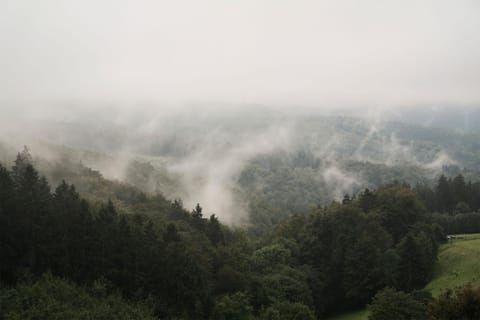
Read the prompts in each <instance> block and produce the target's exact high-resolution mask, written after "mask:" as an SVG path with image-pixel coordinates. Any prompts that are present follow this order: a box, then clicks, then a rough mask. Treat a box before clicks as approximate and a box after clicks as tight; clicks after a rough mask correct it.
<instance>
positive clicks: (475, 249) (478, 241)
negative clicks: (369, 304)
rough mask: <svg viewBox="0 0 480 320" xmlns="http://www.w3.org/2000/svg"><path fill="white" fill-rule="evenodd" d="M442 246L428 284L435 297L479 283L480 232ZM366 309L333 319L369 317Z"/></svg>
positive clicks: (347, 319) (427, 287) (364, 318)
mask: <svg viewBox="0 0 480 320" xmlns="http://www.w3.org/2000/svg"><path fill="white" fill-rule="evenodd" d="M455 238H456V239H454V240H451V241H449V242H448V243H446V244H444V245H442V246H441V247H440V251H439V253H438V262H437V264H436V265H435V269H434V271H433V279H432V281H430V283H429V284H428V285H427V286H426V287H425V289H426V290H428V291H430V292H431V293H432V294H433V295H434V296H438V295H439V294H440V293H441V292H442V291H443V290H445V289H448V288H455V287H459V286H463V285H465V284H467V283H471V284H472V285H474V286H480V234H465V235H455ZM367 319H368V312H367V311H366V310H361V311H356V312H351V313H346V314H343V315H340V316H335V317H333V318H331V319H330V320H367Z"/></svg>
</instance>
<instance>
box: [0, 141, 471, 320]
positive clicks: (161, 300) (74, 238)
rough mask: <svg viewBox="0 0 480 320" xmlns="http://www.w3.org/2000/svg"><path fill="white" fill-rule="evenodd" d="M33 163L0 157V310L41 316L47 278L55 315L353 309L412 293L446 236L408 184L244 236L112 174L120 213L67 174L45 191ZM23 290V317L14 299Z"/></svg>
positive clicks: (263, 315)
mask: <svg viewBox="0 0 480 320" xmlns="http://www.w3.org/2000/svg"><path fill="white" fill-rule="evenodd" d="M32 161H33V158H32V157H31V155H30V154H29V153H28V151H27V150H24V151H23V152H22V153H19V154H18V156H17V159H16V161H15V163H14V165H13V166H12V167H11V169H7V168H6V167H4V166H3V165H2V166H1V167H0V187H1V188H0V191H1V192H0V197H1V198H0V205H1V207H0V219H1V222H2V223H1V224H0V226H1V227H2V230H1V231H2V232H1V233H0V234H1V241H0V242H1V244H2V246H1V252H0V253H1V260H2V261H4V263H2V265H1V270H0V274H1V282H2V284H3V286H7V287H6V288H8V286H13V287H12V289H5V290H7V291H5V292H9V293H8V294H6V295H3V296H2V297H3V298H2V301H1V303H2V305H5V306H6V307H5V308H2V310H3V311H2V312H3V314H2V316H5V317H7V318H8V317H13V316H14V315H20V314H21V315H22V316H23V317H24V318H26V319H28V318H29V317H30V318H32V317H34V316H35V315H36V314H38V313H40V314H41V312H48V311H47V310H44V311H41V310H42V309H41V308H40V307H35V303H37V302H35V301H37V300H36V299H41V295H42V294H43V293H41V292H42V291H41V290H47V289H46V288H48V287H49V286H55V287H56V288H59V289H57V290H58V291H56V292H58V295H57V296H52V297H51V299H55V300H54V301H56V302H55V303H58V304H59V305H61V306H62V307H61V310H63V311H60V309H59V311H58V312H59V313H58V314H72V315H75V316H78V317H79V318H81V314H84V313H85V312H86V311H82V310H85V309H82V308H89V307H87V306H88V305H91V306H93V305H95V306H96V307H98V308H100V309H102V308H106V309H103V310H105V311H98V312H106V313H108V314H114V313H115V312H124V311H115V310H117V309H109V308H120V309H118V310H123V309H121V308H126V309H125V310H127V309H128V310H129V311H128V312H129V313H130V314H132V317H134V318H135V317H137V318H141V317H147V316H150V317H159V318H165V317H166V318H170V317H179V318H185V319H227V318H231V317H234V318H239V319H248V318H252V319H253V318H259V319H271V318H272V317H273V318H275V317H278V316H284V317H285V319H293V318H295V317H297V318H298V317H301V318H302V319H303V318H304V319H314V318H315V317H317V318H322V317H323V316H326V315H329V314H332V313H337V312H341V311H345V310H350V309H355V308H357V307H361V306H364V305H365V304H367V303H369V302H370V301H371V299H372V297H374V296H375V294H376V293H377V292H378V291H379V290H381V289H382V288H385V287H393V288H396V289H397V290H402V291H405V292H412V291H414V290H417V289H421V288H422V287H423V286H424V285H425V284H426V283H427V282H428V281H429V279H430V278H431V275H432V270H433V264H434V262H435V260H436V256H437V250H438V246H439V244H440V243H441V242H442V241H444V240H445V233H444V231H443V230H444V229H442V228H441V226H440V225H439V224H438V223H437V222H438V217H437V216H435V215H433V216H432V215H431V214H430V211H428V206H426V205H425V204H424V202H423V199H422V197H421V196H419V195H418V194H417V193H416V191H415V189H412V188H410V187H409V186H408V185H406V184H398V183H397V184H390V185H386V186H383V187H381V188H379V189H378V190H373V191H372V190H369V189H365V190H364V191H362V192H360V193H358V194H356V195H355V196H354V197H350V196H345V197H344V199H343V201H342V203H338V202H334V203H333V204H331V205H330V206H327V207H325V208H318V209H313V210H311V211H310V213H309V214H293V215H290V216H287V217H286V218H285V219H283V220H282V221H279V222H278V223H276V224H275V225H274V226H272V228H270V231H267V230H266V231H265V232H264V235H263V236H251V235H249V233H248V232H246V231H242V230H239V229H236V228H232V227H228V226H226V225H224V224H222V223H221V221H219V220H218V218H217V217H216V216H215V215H210V216H205V214H204V212H203V208H202V207H201V205H200V204H197V205H196V206H195V208H194V209H193V210H192V211H188V210H186V209H184V207H183V204H182V202H181V200H175V201H169V200H167V199H165V198H163V197H162V196H160V195H154V196H151V195H147V194H143V193H140V192H139V191H138V190H136V189H135V188H133V187H129V188H124V189H121V190H122V193H118V190H117V188H118V187H117V185H118V183H115V182H113V183H109V184H106V185H105V186H103V187H102V188H106V189H107V190H110V192H113V194H117V195H118V196H119V197H117V201H119V202H118V203H119V204H120V206H121V207H123V208H124V209H122V210H126V211H124V213H119V212H118V210H117V208H116V205H115V204H114V203H113V202H112V201H110V200H107V199H106V198H105V199H104V200H103V201H100V202H91V201H87V200H85V199H83V198H82V197H81V196H80V195H79V194H78V192H77V191H76V188H75V187H74V186H73V185H69V184H68V183H66V182H65V181H62V182H61V183H60V184H59V185H58V186H57V187H56V188H55V189H54V190H53V191H52V190H51V187H50V185H49V183H48V182H47V180H46V179H45V178H44V177H42V176H41V175H40V174H39V173H38V171H37V170H36V168H35V167H33V166H32ZM96 178H97V179H98V182H101V181H103V180H102V179H103V178H101V176H96ZM444 180H445V178H444V177H441V178H440V180H439V182H438V184H439V185H441V184H442V183H443V182H442V181H444ZM459 180H462V178H458V177H457V178H455V179H446V181H447V183H449V184H453V181H456V183H457V184H458V181H459ZM465 185H468V183H465ZM430 191H431V193H432V194H434V195H435V194H436V193H437V191H438V187H437V188H435V189H432V190H430ZM107 194H110V193H107ZM132 199H134V200H132ZM439 199H441V198H439ZM457 200H464V199H463V198H462V199H460V198H459V199H457ZM434 203H436V202H434ZM452 214H453V215H452ZM462 215H464V213H461V212H451V213H450V214H449V217H454V218H455V217H457V216H462ZM444 223H445V222H444ZM446 226H447V227H448V226H449V224H448V222H447V224H446ZM45 274H47V275H45ZM63 279H65V280H63ZM99 285H101V286H104V288H106V289H102V290H106V291H103V292H104V293H102V295H101V296H98V294H97V293H96V292H97V291H95V290H98V289H96V288H97V287H98V286H99ZM77 286H85V289H79V288H78V287H77ZM30 288H32V289H30ZM33 288H37V289H35V290H36V291H34V292H35V293H32V294H33V296H32V297H31V299H32V300H31V301H32V305H29V306H28V307H27V310H30V311H26V313H25V312H24V311H21V310H20V309H18V306H17V304H16V303H17V302H15V301H16V300H15V299H18V298H15V297H21V296H25V295H30V293H28V292H30V291H29V290H33ZM44 288H45V289H44ZM2 290H3V289H2ZM8 290H11V291H8ZM12 290H13V291H12ZM75 290H76V291H78V290H84V291H78V294H80V295H81V296H82V297H83V298H82V301H84V302H82V303H85V304H84V305H83V306H85V307H83V306H80V305H76V306H73V305H70V301H69V300H68V296H65V295H67V292H69V291H73V292H75ZM108 301H113V302H108ZM110 303H114V304H113V305H112V304H110ZM106 304H108V305H110V307H106ZM33 308H35V310H37V311H35V312H34V311H33V310H34V309H33ZM39 308H40V309H39ZM36 312H37V313H36ZM60 312H61V313H60ZM125 312H127V311H125ZM275 319H276V318H275Z"/></svg>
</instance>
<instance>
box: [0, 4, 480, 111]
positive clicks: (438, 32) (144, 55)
mask: <svg viewBox="0 0 480 320" xmlns="http://www.w3.org/2000/svg"><path fill="white" fill-rule="evenodd" d="M478 30H480V3H479V2H478V1H473V0H472V1H467V0H462V1H438V0H435V1H395V2H394V1H373V0H368V1H353V0H352V1H273V0H272V1H53V0H44V1H33V0H32V1H20V0H14V1H13V0H12V1H9V0H3V1H1V3H0V39H1V44H0V46H1V50H0V69H1V72H0V85H1V87H2V90H1V91H0V100H1V101H2V108H4V107H5V106H6V105H19V104H20V105H28V106H34V107H38V106H40V105H41V103H44V104H48V103H51V102H52V101H55V102H59V101H60V102H65V101H68V102H72V101H77V102H78V101H88V102H91V101H102V102H109V103H110V102H114V103H115V102H121V103H126V102H128V103H138V102H154V103H161V104H162V105H165V103H173V104H184V103H191V102H203V103H208V102H211V101H215V102H219V103H229V104H244V103H261V104H267V105H275V106H283V107H288V106H292V105H293V106H299V105H300V106H314V107H332V106H333V107H339V106H340V107H345V106H348V107H356V106H376V107H382V108H390V107H392V106H405V105H412V104H415V105H463V106H465V105H478V103H479V101H480V90H479V88H480V59H478V57H480V37H478Z"/></svg>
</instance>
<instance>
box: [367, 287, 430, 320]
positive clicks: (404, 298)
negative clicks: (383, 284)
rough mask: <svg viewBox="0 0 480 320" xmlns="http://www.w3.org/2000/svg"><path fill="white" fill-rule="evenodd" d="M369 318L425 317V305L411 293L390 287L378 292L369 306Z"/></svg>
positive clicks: (407, 319) (409, 319)
mask: <svg viewBox="0 0 480 320" xmlns="http://www.w3.org/2000/svg"><path fill="white" fill-rule="evenodd" d="M369 310H370V315H369V316H368V319H369V320H390V319H396V320H421V319H426V317H425V306H424V305H423V304H422V303H421V302H419V301H417V300H415V299H414V298H413V297H412V295H410V294H407V293H405V292H402V291H396V290H395V289H392V288H385V289H383V290H382V291H380V292H378V293H377V294H376V295H375V297H374V298H373V300H372V303H371V304H370V306H369Z"/></svg>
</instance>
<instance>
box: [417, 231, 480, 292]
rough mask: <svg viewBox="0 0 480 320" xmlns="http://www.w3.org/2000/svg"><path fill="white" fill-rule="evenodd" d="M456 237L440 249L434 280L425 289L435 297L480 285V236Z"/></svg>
mask: <svg viewBox="0 0 480 320" xmlns="http://www.w3.org/2000/svg"><path fill="white" fill-rule="evenodd" d="M455 237H457V239H454V240H451V241H450V242H449V243H447V244H445V245H443V246H442V247H441V248H440V251H439V253H438V262H437V263H436V265H435V268H434V273H433V279H432V281H431V282H430V283H429V284H428V285H427V286H426V287H425V288H426V289H427V290H428V291H430V292H432V294H433V296H438V295H439V294H440V293H441V292H442V290H445V289H447V288H455V287H459V286H463V285H465V284H467V283H471V284H472V285H473V286H478V285H480V234H470V235H456V236H455Z"/></svg>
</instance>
